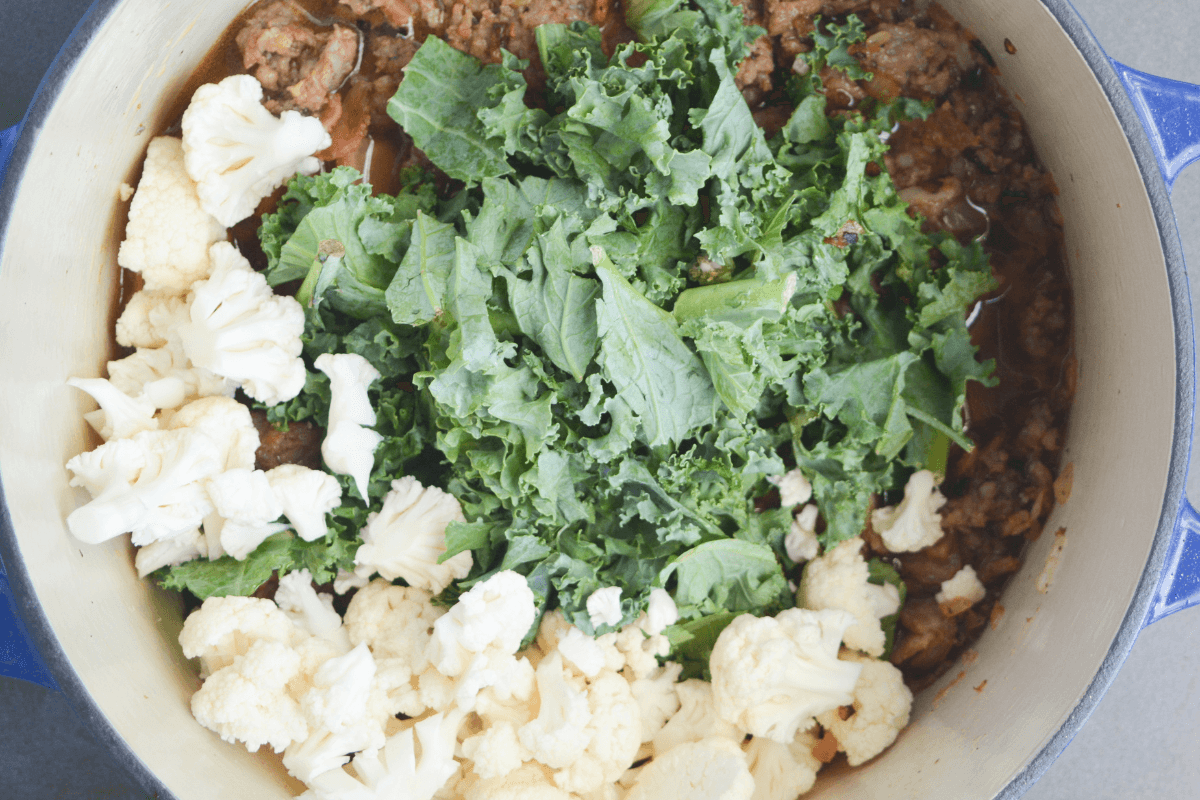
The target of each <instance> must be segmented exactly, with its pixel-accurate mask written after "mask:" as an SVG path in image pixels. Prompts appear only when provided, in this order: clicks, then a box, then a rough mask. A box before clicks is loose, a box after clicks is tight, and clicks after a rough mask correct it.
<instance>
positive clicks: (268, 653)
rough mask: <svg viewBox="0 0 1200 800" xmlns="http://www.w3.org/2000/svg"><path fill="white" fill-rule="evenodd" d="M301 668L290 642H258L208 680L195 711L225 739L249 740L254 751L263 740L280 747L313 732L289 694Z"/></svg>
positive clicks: (195, 699)
mask: <svg viewBox="0 0 1200 800" xmlns="http://www.w3.org/2000/svg"><path fill="white" fill-rule="evenodd" d="M268 602H269V601H268ZM299 668H300V655H299V654H298V653H297V652H296V651H295V650H293V649H292V648H291V647H289V646H287V645H286V644H283V643H281V642H277V641H268V640H258V641H255V642H254V643H253V644H252V645H251V646H250V648H249V649H248V650H247V651H246V653H245V654H244V655H239V656H237V657H235V658H234V659H233V663H232V664H230V665H229V666H227V667H223V668H222V669H220V670H217V671H216V672H215V673H213V674H212V675H210V676H209V677H208V679H207V680H205V681H204V685H203V686H201V687H200V689H199V691H197V692H196V694H194V695H193V696H192V715H193V716H195V718H196V721H197V722H199V723H200V724H201V725H203V726H204V727H206V728H208V729H209V730H211V731H214V732H216V733H218V734H220V736H221V738H222V739H224V740H225V741H227V742H235V741H238V742H244V743H245V745H246V749H247V750H249V751H250V752H251V753H253V752H255V751H257V750H258V748H259V747H261V746H262V745H264V744H269V745H270V746H271V748H272V749H273V750H275V752H280V751H282V750H283V749H284V748H286V747H287V746H288V745H289V744H291V743H292V742H293V741H302V740H303V739H305V738H306V737H307V736H308V725H307V723H306V722H305V720H304V715H303V713H302V712H301V710H300V705H299V703H297V702H296V701H295V699H293V698H292V697H291V696H290V695H289V694H288V693H287V683H288V681H289V680H291V678H292V676H293V675H295V674H296V671H297V670H298V669H299Z"/></svg>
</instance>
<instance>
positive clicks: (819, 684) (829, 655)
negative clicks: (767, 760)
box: [709, 608, 862, 744]
mask: <svg viewBox="0 0 1200 800" xmlns="http://www.w3.org/2000/svg"><path fill="white" fill-rule="evenodd" d="M853 623H854V617H853V616H851V615H850V614H848V613H847V612H845V611H837V610H825V611H808V610H805V609H799V608H790V609H788V610H786V611H782V612H780V613H779V615H778V616H775V617H754V616H751V615H750V614H743V615H742V616H740V617H737V618H736V619H734V620H733V622H731V623H730V624H729V626H728V627H726V628H725V630H723V631H721V635H720V636H718V637H717V642H716V644H715V645H714V646H713V651H712V656H711V657H710V659H709V669H710V670H711V671H712V679H713V680H712V686H713V697H714V698H715V700H716V705H717V712H718V713H719V714H720V715H721V716H722V717H723V718H724V719H725V720H726V721H728V722H731V723H733V724H735V725H737V726H738V727H739V728H741V729H742V730H744V731H746V732H747V733H750V734H752V735H754V736H765V737H767V738H769V739H773V740H774V741H777V742H780V743H784V744H786V743H787V742H790V741H791V740H792V739H794V738H795V736H796V733H797V732H798V731H801V730H806V729H808V728H809V727H810V726H811V725H812V723H813V717H815V716H816V715H817V714H821V713H823V712H825V711H828V710H829V709H831V708H837V707H838V706H841V705H845V704H847V703H849V702H850V700H851V696H852V695H851V693H852V691H853V689H854V683H855V681H857V680H858V675H859V672H861V671H862V666H861V665H860V664H856V663H852V662H849V661H839V660H838V657H837V656H838V647H839V645H840V644H841V641H842V634H843V633H844V632H845V630H846V628H848V627H850V625H852V624H853Z"/></svg>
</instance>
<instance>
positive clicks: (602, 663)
mask: <svg viewBox="0 0 1200 800" xmlns="http://www.w3.org/2000/svg"><path fill="white" fill-rule="evenodd" d="M617 636H618V632H616V631H614V632H612V633H606V634H604V635H603V636H599V637H595V638H593V637H591V636H588V635H587V634H586V633H584V632H583V631H581V630H579V629H578V628H576V627H575V626H574V625H572V624H571V623H570V622H567V619H566V617H564V616H563V614H562V612H561V611H559V610H558V609H555V610H554V611H548V612H546V613H545V614H544V615H543V616H542V622H541V625H540V626H539V627H538V634H537V650H538V651H540V653H541V654H542V655H548V654H549V653H551V652H552V651H554V650H558V651H559V652H560V653H562V655H563V658H564V659H566V661H567V663H568V665H569V666H571V667H573V668H574V669H575V670H577V671H578V672H579V673H580V674H582V675H584V676H586V677H588V678H594V677H595V676H596V675H597V674H598V673H599V672H600V670H602V669H608V670H612V671H613V672H620V671H621V670H622V669H624V667H625V654H624V653H622V652H621V651H620V650H618V649H617ZM531 651H532V648H531ZM655 666H657V663H656V664H655Z"/></svg>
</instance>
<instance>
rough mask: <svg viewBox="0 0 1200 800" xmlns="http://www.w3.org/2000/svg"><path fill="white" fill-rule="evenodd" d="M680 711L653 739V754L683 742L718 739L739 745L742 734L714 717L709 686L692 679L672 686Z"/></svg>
mask: <svg viewBox="0 0 1200 800" xmlns="http://www.w3.org/2000/svg"><path fill="white" fill-rule="evenodd" d="M675 696H676V697H678V698H679V710H678V711H676V712H675V713H674V714H672V715H671V717H670V718H668V719H667V723H666V725H664V726H663V727H662V728H661V729H659V730H658V732H656V733H655V734H654V736H653V738H652V741H653V743H654V752H655V753H659V754H661V753H666V752H668V751H670V750H672V749H674V748H675V747H677V746H678V745H681V744H684V743H685V742H698V741H700V740H701V739H707V738H710V737H719V738H723V739H728V740H729V741H731V742H737V743H740V742H741V741H742V739H744V738H745V734H744V733H742V731H741V730H739V729H738V727H737V726H736V725H734V724H733V723H731V722H727V721H726V720H724V719H723V718H722V717H721V715H720V714H718V713H717V705H716V701H715V700H714V699H713V691H712V684H711V683H709V682H708V681H702V680H699V679H698V678H691V679H689V680H686V681H683V682H682V683H677V684H675Z"/></svg>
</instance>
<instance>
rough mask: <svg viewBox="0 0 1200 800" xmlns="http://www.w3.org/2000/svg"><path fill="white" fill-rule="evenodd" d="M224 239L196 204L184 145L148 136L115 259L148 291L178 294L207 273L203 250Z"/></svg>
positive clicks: (220, 228)
mask: <svg viewBox="0 0 1200 800" xmlns="http://www.w3.org/2000/svg"><path fill="white" fill-rule="evenodd" d="M224 239H225V227H224V226H223V225H221V224H220V223H219V222H217V221H216V220H215V219H213V218H212V216H210V215H209V214H208V212H206V211H205V210H204V209H203V208H201V203H200V198H199V196H198V195H197V194H196V184H195V182H194V181H193V180H192V179H191V177H189V176H188V173H187V169H186V167H185V165H184V156H183V143H182V142H181V141H180V140H178V139H174V138H172V137H170V136H159V137H157V138H155V139H152V140H151V141H150V146H149V147H148V148H146V160H145V162H144V163H143V164H142V179H141V181H140V182H139V183H138V187H137V191H136V192H134V195H133V202H131V203H130V204H129V224H128V225H127V226H126V227H125V241H123V242H121V248H120V250H118V251H117V263H118V264H120V265H121V266H122V267H124V268H125V269H128V270H131V271H133V272H139V273H141V275H142V279H143V280H144V281H145V282H146V288H147V289H150V290H156V289H163V290H166V291H169V292H172V293H175V294H182V293H184V292H186V291H187V290H188V287H190V286H191V285H192V284H193V283H195V282H196V281H198V280H201V279H203V278H206V277H208V273H209V261H208V248H209V247H210V246H211V245H212V244H213V243H214V242H220V241H223V240H224Z"/></svg>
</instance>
